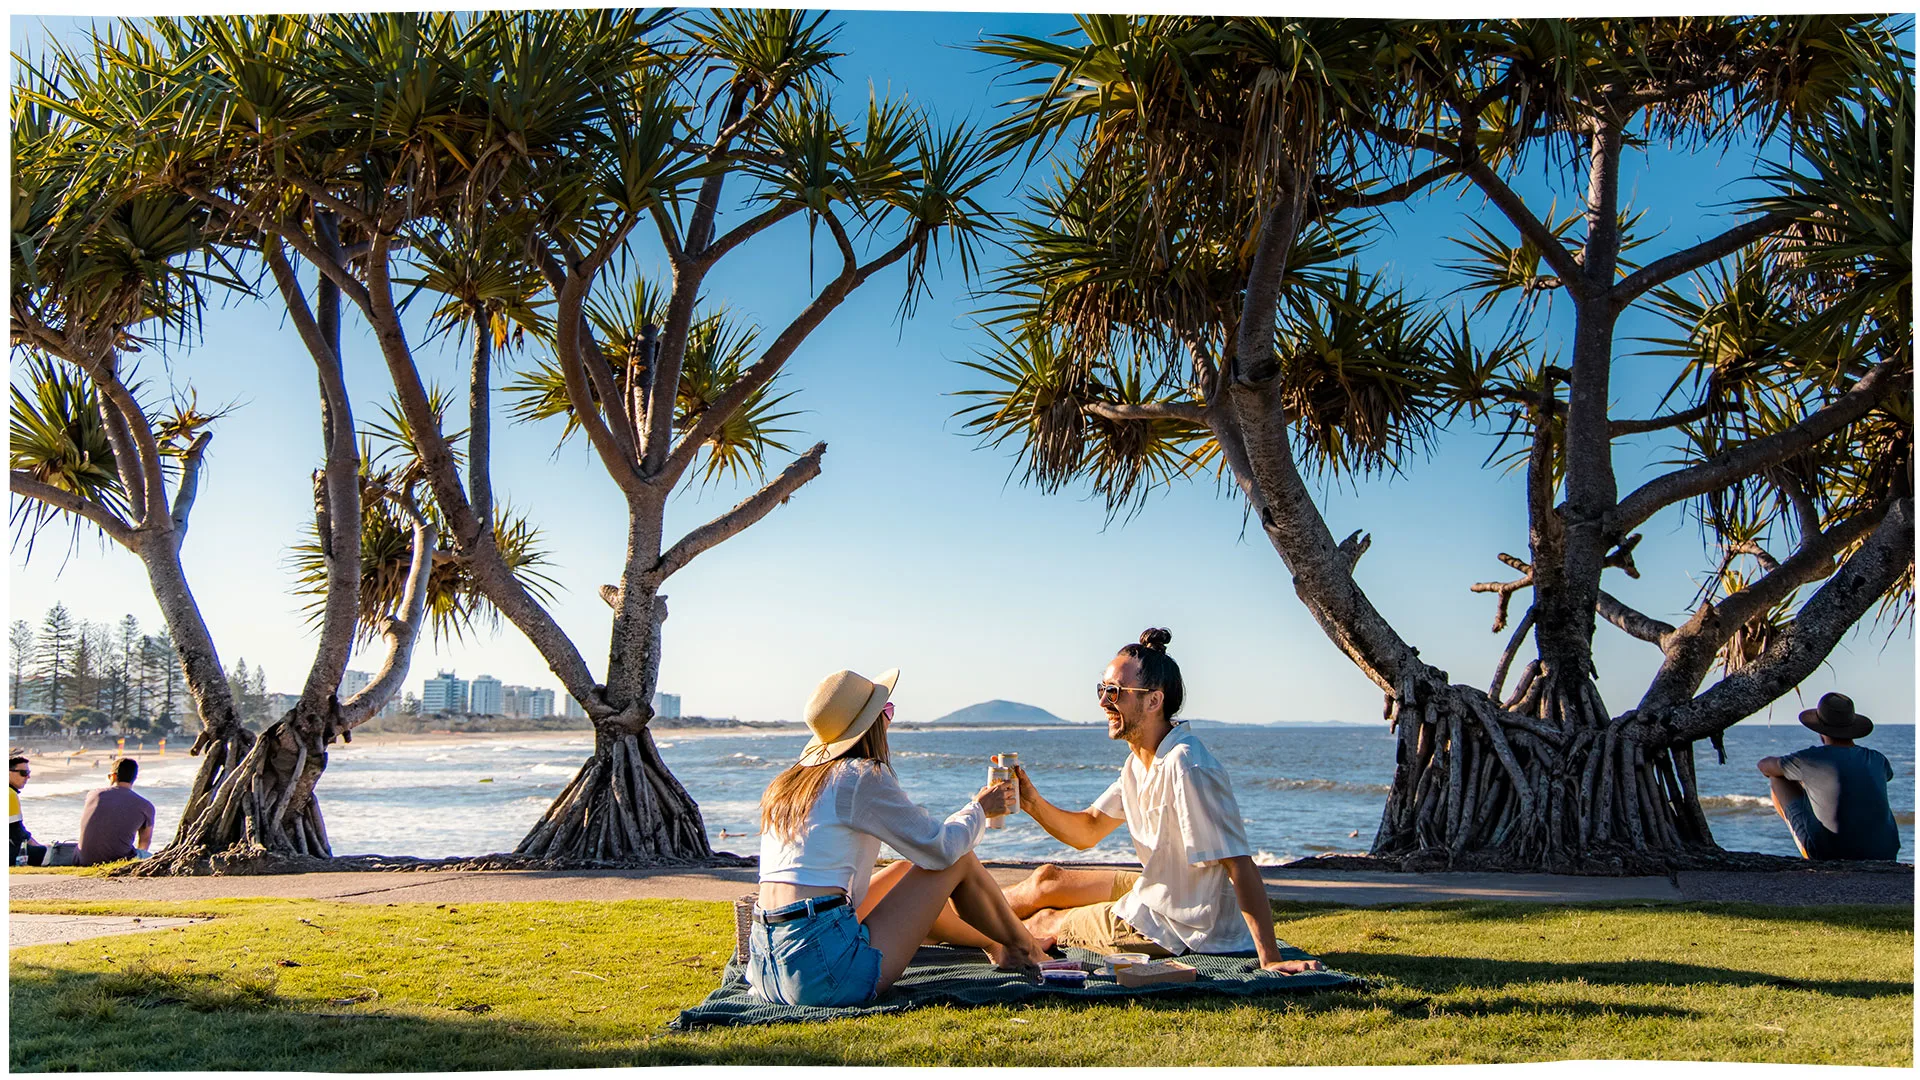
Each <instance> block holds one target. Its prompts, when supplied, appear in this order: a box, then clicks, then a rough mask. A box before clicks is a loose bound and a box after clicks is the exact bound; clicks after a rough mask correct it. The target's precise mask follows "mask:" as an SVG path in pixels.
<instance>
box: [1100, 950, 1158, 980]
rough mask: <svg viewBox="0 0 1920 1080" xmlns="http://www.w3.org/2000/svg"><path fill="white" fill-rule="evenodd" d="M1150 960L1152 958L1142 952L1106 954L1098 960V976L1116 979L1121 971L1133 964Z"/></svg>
mask: <svg viewBox="0 0 1920 1080" xmlns="http://www.w3.org/2000/svg"><path fill="white" fill-rule="evenodd" d="M1152 959H1153V957H1151V956H1148V955H1147V954H1146V953H1143V952H1117V953H1108V954H1106V955H1105V956H1102V957H1101V958H1100V974H1102V975H1112V976H1115V977H1116V978H1117V977H1118V976H1119V974H1120V972H1121V971H1122V970H1123V969H1125V968H1129V967H1132V966H1133V965H1135V964H1144V963H1146V962H1147V961H1149V960H1152Z"/></svg>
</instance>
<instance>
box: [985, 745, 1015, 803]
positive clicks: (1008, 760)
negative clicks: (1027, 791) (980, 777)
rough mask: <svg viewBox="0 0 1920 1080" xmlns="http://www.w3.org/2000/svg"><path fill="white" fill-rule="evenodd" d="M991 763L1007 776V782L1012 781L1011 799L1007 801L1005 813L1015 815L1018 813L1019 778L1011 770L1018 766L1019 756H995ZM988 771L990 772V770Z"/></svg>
mask: <svg viewBox="0 0 1920 1080" xmlns="http://www.w3.org/2000/svg"><path fill="white" fill-rule="evenodd" d="M993 763H994V764H995V765H997V766H999V767H1000V768H1001V769H1002V770H1003V771H1004V772H1005V773H1006V774H1007V779H1008V780H1011V781H1013V785H1014V786H1013V797H1012V798H1011V799H1009V800H1007V813H1008V814H1017V813H1019V812H1020V778H1019V777H1017V776H1015V775H1014V774H1013V770H1014V769H1015V768H1017V767H1018V766H1019V764H1020V755H1019V754H995V755H993ZM988 771H989V772H991V771H992V770H988Z"/></svg>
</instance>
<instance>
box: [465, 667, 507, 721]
mask: <svg viewBox="0 0 1920 1080" xmlns="http://www.w3.org/2000/svg"><path fill="white" fill-rule="evenodd" d="M500 697H501V695H500V680H499V679H496V678H494V677H493V676H491V675H476V676H474V679H473V684H472V687H471V692H470V695H469V697H468V701H467V711H468V712H471V713H477V714H479V715H481V716H499V715H501V710H500V706H501V700H500Z"/></svg>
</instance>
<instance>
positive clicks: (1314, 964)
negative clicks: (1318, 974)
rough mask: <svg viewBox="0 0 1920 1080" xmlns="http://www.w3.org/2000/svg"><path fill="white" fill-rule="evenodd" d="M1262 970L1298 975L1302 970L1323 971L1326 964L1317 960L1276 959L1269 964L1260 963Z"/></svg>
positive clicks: (1325, 968)
mask: <svg viewBox="0 0 1920 1080" xmlns="http://www.w3.org/2000/svg"><path fill="white" fill-rule="evenodd" d="M1260 966H1261V969H1262V970H1264V971H1271V972H1274V973H1276V974H1280V975H1298V974H1300V973H1301V972H1303V971H1325V970H1327V965H1325V964H1323V963H1321V962H1320V961H1318V960H1278V961H1275V962H1274V963H1271V964H1262V965H1260Z"/></svg>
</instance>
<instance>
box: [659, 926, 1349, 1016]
mask: <svg viewBox="0 0 1920 1080" xmlns="http://www.w3.org/2000/svg"><path fill="white" fill-rule="evenodd" d="M1281 951H1282V953H1283V954H1284V955H1285V957H1286V958H1287V959H1289V960H1309V959H1312V957H1311V956H1310V955H1309V954H1307V953H1305V952H1303V951H1301V950H1299V949H1295V948H1292V947H1290V946H1283V948H1282V950H1281ZM1066 954H1067V956H1068V957H1069V958H1070V959H1074V960H1083V961H1087V962H1088V963H1091V964H1097V963H1099V959H1100V958H1099V956H1098V955H1097V954H1095V953H1091V952H1088V951H1086V950H1085V949H1067V950H1066ZM1177 959H1179V960H1180V962H1181V963H1183V964H1191V965H1193V966H1194V967H1195V968H1198V969H1199V976H1198V977H1197V978H1195V979H1194V981H1193V982H1190V983H1160V984H1157V985H1154V986H1142V987H1137V988H1134V987H1126V986H1121V985H1120V984H1119V983H1116V982H1114V981H1113V980H1112V979H1109V978H1104V977H1102V976H1099V975H1090V976H1088V977H1087V985H1086V986H1085V987H1084V988H1067V987H1053V986H1041V985H1038V984H1035V983H1030V982H1028V981H1026V980H1025V979H1023V978H1021V977H1020V976H1018V975H1014V974H1011V973H1009V972H1005V971H995V970H994V969H993V965H991V964H989V963H987V960H986V954H985V953H983V952H981V951H980V950H979V949H952V948H943V947H937V946H931V945H929V946H925V947H923V948H921V950H920V951H919V952H918V953H916V954H915V955H914V958H913V963H912V964H910V965H908V966H907V972H906V974H905V975H902V976H901V977H900V980H899V981H898V982H896V983H894V984H893V986H892V988H891V989H889V990H888V991H887V992H886V993H884V994H881V995H880V996H879V998H877V999H875V1000H874V1001H871V1002H868V1003H867V1004H865V1005H849V1006H845V1007H843V1008H814V1007H811V1006H806V1005H777V1004H774V1003H773V1002H770V1001H763V1000H761V999H760V998H757V997H755V996H754V995H753V994H752V993H751V992H750V991H749V990H748V989H747V982H746V977H745V975H746V966H745V965H744V964H737V963H730V964H728V965H727V968H726V972H725V974H724V975H723V976H722V978H721V981H720V988H719V989H718V990H715V991H714V992H713V993H711V994H708V995H707V999H706V1000H705V1001H702V1002H701V1003H700V1004H698V1005H695V1006H694V1007H693V1008H691V1009H687V1010H686V1011H684V1012H682V1013H681V1014H680V1017H679V1019H677V1020H674V1021H673V1022H672V1023H671V1024H669V1025H668V1026H669V1027H670V1028H672V1029H674V1030H676V1031H687V1030H690V1029H693V1028H698V1027H708V1026H720V1025H727V1024H783V1023H791V1022H796V1021H803V1020H835V1019H840V1018H842V1017H851V1016H873V1015H876V1014H880V1013H896V1012H905V1011H907V1010H908V1009H919V1008H924V1007H926V1006H928V1005H1002V1004H1011V1003H1013V1002H1019V1001H1036V1000H1053V1001H1060V1000H1066V999H1072V998H1081V999H1093V1000H1113V999H1118V998H1132V997H1142V996H1146V995H1150V994H1152V995H1160V994H1185V995H1195V994H1234V995H1247V994H1285V993H1301V992H1309V991H1315V990H1334V989H1346V990H1358V989H1363V988H1364V986H1365V983H1364V982H1363V981H1362V980H1361V979H1360V978H1358V977H1357V976H1353V975H1348V974H1346V973H1345V972H1339V971H1309V972H1304V973H1302V974H1299V975H1276V974H1273V973H1270V972H1266V971H1262V970H1260V965H1259V962H1258V961H1257V960H1255V959H1254V958H1253V956H1252V954H1250V953H1249V954H1245V955H1240V956H1202V955H1199V954H1197V953H1190V954H1188V955H1186V956H1181V957H1178V958H1177Z"/></svg>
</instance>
